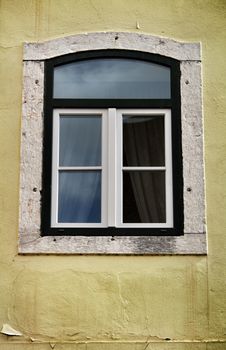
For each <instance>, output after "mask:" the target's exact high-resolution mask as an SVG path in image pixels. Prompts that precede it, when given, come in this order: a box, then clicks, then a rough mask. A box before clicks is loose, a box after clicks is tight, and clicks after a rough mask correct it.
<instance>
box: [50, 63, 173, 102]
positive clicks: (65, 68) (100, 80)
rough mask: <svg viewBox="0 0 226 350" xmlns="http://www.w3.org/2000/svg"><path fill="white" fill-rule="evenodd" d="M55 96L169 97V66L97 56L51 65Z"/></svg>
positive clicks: (94, 97) (74, 97)
mask: <svg viewBox="0 0 226 350" xmlns="http://www.w3.org/2000/svg"><path fill="white" fill-rule="evenodd" d="M53 74H54V84H53V97H54V98H73V99H134V98H135V99H169V98H170V97H171V89H170V86H171V79H170V76H171V69H170V67H168V66H166V65H162V64H158V63H154V62H150V61H147V60H140V59H135V58H128V57H96V58H90V59H85V60H76V61H74V62H70V63H65V64H61V65H58V66H55V67H54V73H53Z"/></svg>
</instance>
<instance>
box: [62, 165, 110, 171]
mask: <svg viewBox="0 0 226 350" xmlns="http://www.w3.org/2000/svg"><path fill="white" fill-rule="evenodd" d="M102 168H103V167H102V166H70V167H69V166H59V167H58V170H59V171H63V170H67V171H70V170H77V171H78V170H87V171H88V170H102Z"/></svg>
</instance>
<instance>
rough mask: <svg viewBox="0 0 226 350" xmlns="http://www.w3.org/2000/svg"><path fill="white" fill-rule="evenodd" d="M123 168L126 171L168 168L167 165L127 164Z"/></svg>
mask: <svg viewBox="0 0 226 350" xmlns="http://www.w3.org/2000/svg"><path fill="white" fill-rule="evenodd" d="M122 170H124V171H131V170H132V171H133V170H134V171H138V170H142V171H146V170H147V171H150V170H151V171H152V170H153V171H157V170H166V167H165V166H126V167H122Z"/></svg>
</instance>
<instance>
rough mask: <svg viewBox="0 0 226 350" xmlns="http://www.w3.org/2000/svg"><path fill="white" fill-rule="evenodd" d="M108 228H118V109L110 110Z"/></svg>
mask: <svg viewBox="0 0 226 350" xmlns="http://www.w3.org/2000/svg"><path fill="white" fill-rule="evenodd" d="M108 226H114V227H115V226H116V109H115V108H109V109H108Z"/></svg>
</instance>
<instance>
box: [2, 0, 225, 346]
mask: <svg viewBox="0 0 226 350" xmlns="http://www.w3.org/2000/svg"><path fill="white" fill-rule="evenodd" d="M0 16H1V22H0V26H1V27H0V60H1V64H0V75H1V76H0V79H1V94H0V115H1V124H0V158H1V167H0V237H1V244H0V326H1V325H2V324H3V323H8V324H10V325H11V326H12V327H14V328H15V329H17V330H20V331H21V332H22V333H23V336H21V337H19V336H15V337H12V336H11V337H10V336H6V335H4V334H2V335H1V336H0V349H3V350H5V349H7V350H11V349H13V350H14V349H15V350H17V349H19V350H22V349H25V350H26V349H29V350H30V349H31V350H33V349H38V350H42V349H44V350H45V349H51V348H55V349H57V350H59V349H63V350H64V349H65V350H69V349H70V350H71V349H79V350H81V349H82V350H83V349H88V350H97V349H98V350H99V349H100V350H104V349H110V350H116V349H119V350H127V349H131V350H141V349H142V350H144V349H145V348H146V349H149V350H150V349H152V350H153V349H154V350H160V349H161V350H162V349H163V350H170V349H176V350H188V349H198V350H206V349H208V350H215V349H216V350H223V349H226V297H225V295H226V276H225V274H226V273H225V271H226V254H225V250H226V246H225V245H226V238H225V230H226V215H225V212H226V196H225V187H226V176H225V174H226V161H225V159H226V158H225V153H226V138H225V134H226V117H225V110H226V95H225V91H226V83H225V73H226V65H225V55H226V45H225V42H226V30H225V27H226V2H225V1H224V0H222V1H220V0H215V1H212V0H193V1H192V0H174V1H171V0H155V1H154V0H149V1H148V0H140V1H138V0H111V1H106V0H93V1H91V0H90V1H88V0H82V1H80V0H43V1H41V0H37V1H34V0H33V1H32V0H27V1H25V0H14V1H13V0H2V1H0ZM137 24H139V27H140V29H137ZM96 31H128V32H139V33H146V34H152V35H160V36H165V37H170V38H172V39H176V40H181V41H195V42H197V41H200V42H201V43H202V61H203V99H204V123H205V128H204V131H205V162H206V195H207V225H208V245H209V248H208V249H209V253H208V256H207V257H204V256H203V257H195V256H186V257H185V256H184V257H183V256H181V257H177V256H171V257H169V256H162V257H158V256H152V257H133V256H128V257H123V256H121V257H114V256H99V257H98V256H58V257H56V256H37V255H36V256H18V254H17V234H18V208H19V154H20V123H21V109H22V108H21V102H22V43H23V42H24V41H42V40H49V39H52V38H56V37H62V36H66V35H72V34H76V33H82V32H96ZM169 339H170V340H169ZM83 342H87V344H84V343H83ZM149 342H150V344H149ZM55 344H56V345H55Z"/></svg>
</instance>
